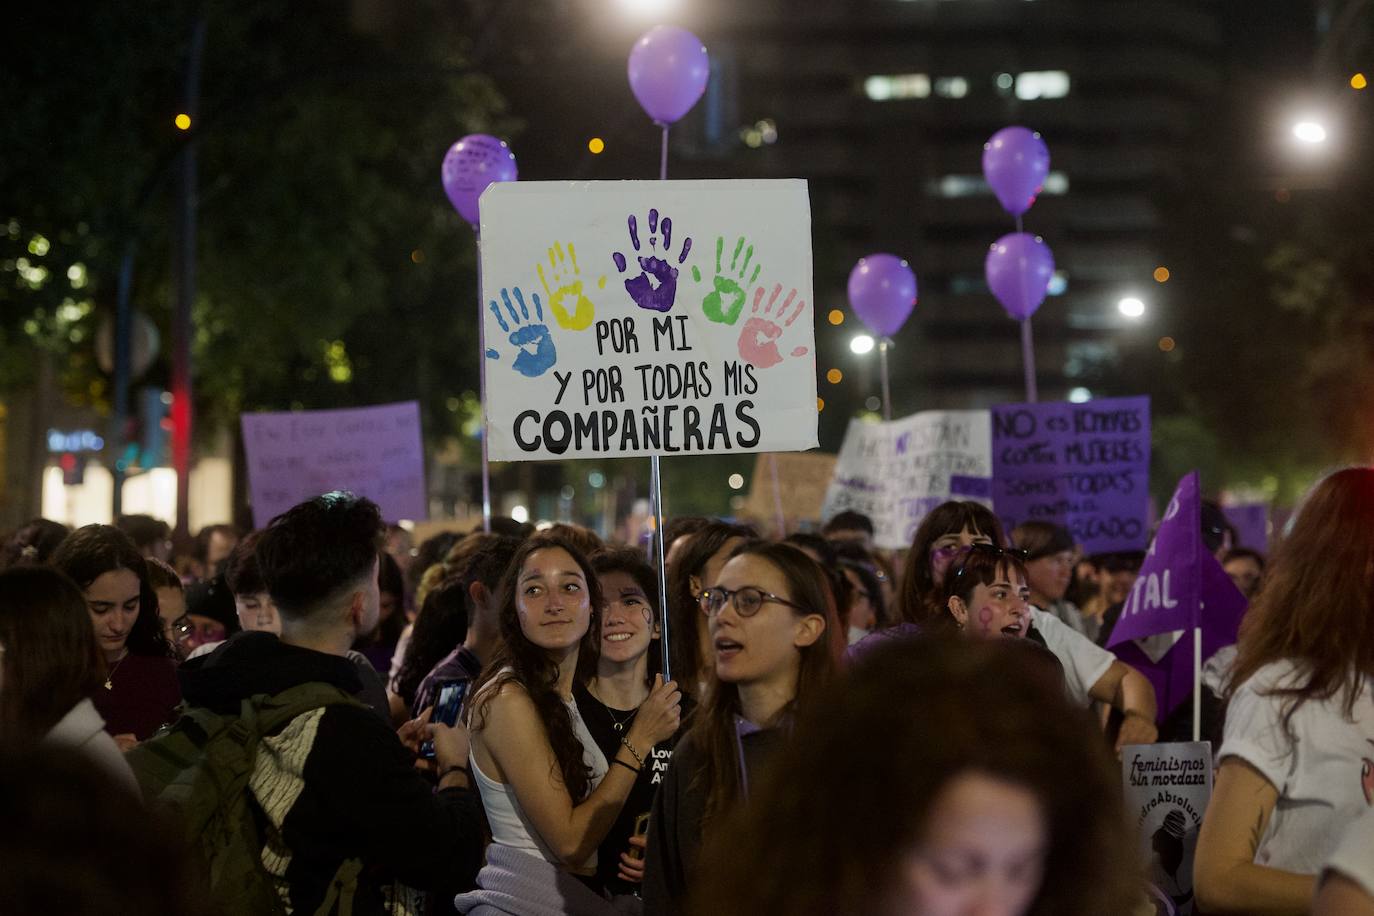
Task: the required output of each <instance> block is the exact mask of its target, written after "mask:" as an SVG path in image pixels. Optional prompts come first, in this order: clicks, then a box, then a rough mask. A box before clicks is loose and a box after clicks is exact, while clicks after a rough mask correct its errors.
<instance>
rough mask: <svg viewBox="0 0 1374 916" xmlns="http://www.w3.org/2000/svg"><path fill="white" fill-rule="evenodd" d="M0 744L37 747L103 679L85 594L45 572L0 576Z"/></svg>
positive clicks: (30, 569) (22, 570)
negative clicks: (0, 651)
mask: <svg viewBox="0 0 1374 916" xmlns="http://www.w3.org/2000/svg"><path fill="white" fill-rule="evenodd" d="M0 646H3V647H4V650H5V657H4V670H3V673H0V680H2V681H3V687H0V743H4V742H6V741H10V740H19V739H23V740H29V741H37V740H39V739H41V738H42V737H43V736H44V735H45V734H47V732H48V730H49V729H51V728H52V727H53V726H54V725H56V724H57V723H58V721H59V720H61V718H62V717H63V716H65V715H66V714H67V713H68V712H69V711H70V710H71V708H72V707H73V706H75V705H76V704H77V703H79V702H81V700H82V699H84V698H86V697H89V696H91V694H93V693H94V692H95V691H96V689H97V688H98V687H99V686H100V682H101V681H102V680H104V679H105V658H104V656H103V655H102V654H101V652H100V645H99V643H97V642H96V639H95V630H94V629H93V628H92V627H91V616H90V612H88V611H87V610H86V596H85V595H83V594H82V593H81V589H79V588H77V586H76V583H75V582H73V581H72V580H71V579H69V578H68V577H67V576H66V575H64V574H62V573H60V572H58V571H57V570H56V569H53V568H51V567H46V566H16V567H15V568H13V569H8V570H5V571H4V572H0Z"/></svg>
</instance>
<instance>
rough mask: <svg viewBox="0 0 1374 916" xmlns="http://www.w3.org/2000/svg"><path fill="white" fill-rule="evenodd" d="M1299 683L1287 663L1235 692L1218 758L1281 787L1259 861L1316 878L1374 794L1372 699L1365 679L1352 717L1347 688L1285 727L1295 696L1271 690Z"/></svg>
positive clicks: (1301, 711)
mask: <svg viewBox="0 0 1374 916" xmlns="http://www.w3.org/2000/svg"><path fill="white" fill-rule="evenodd" d="M1299 680H1300V679H1299V669H1298V667H1297V666H1296V665H1295V664H1294V663H1293V662H1290V661H1282V662H1274V663H1272V664H1269V665H1265V666H1264V667H1263V668H1261V669H1260V670H1259V671H1257V672H1255V674H1254V675H1253V676H1252V677H1251V678H1250V679H1249V680H1247V681H1246V682H1245V683H1244V684H1241V685H1240V687H1238V688H1237V689H1236V692H1235V694H1234V695H1233V696H1232V697H1231V705H1230V708H1229V709H1228V710H1227V713H1226V731H1225V738H1224V740H1223V741H1222V745H1221V753H1220V754H1218V755H1217V760H1218V761H1225V759H1226V758H1227V757H1239V758H1240V759H1241V760H1244V761H1245V762H1246V763H1248V764H1250V765H1251V766H1252V767H1254V768H1255V769H1256V770H1258V771H1259V772H1260V775H1262V776H1263V777H1264V778H1265V779H1267V780H1268V781H1269V783H1270V784H1271V785H1273V786H1274V788H1276V789H1277V790H1278V793H1279V799H1278V802H1277V803H1276V804H1275V805H1274V813H1273V815H1272V816H1270V818H1269V826H1268V828H1267V829H1266V830H1265V831H1264V836H1263V837H1261V839H1260V844H1259V848H1258V849H1257V850H1255V864H1256V865H1264V866H1268V867H1269V868H1280V869H1283V870H1285V871H1291V872H1296V873H1297V874H1300V875H1315V874H1317V873H1318V872H1319V871H1321V868H1322V866H1323V865H1324V864H1325V863H1326V860H1327V858H1328V857H1329V856H1330V855H1331V853H1332V852H1333V851H1335V849H1336V844H1337V842H1338V841H1339V840H1340V837H1341V832H1342V831H1343V830H1344V829H1345V828H1346V826H1347V825H1349V824H1351V823H1353V822H1354V821H1355V820H1356V819H1357V818H1358V817H1360V815H1362V814H1364V813H1365V812H1366V811H1367V810H1368V809H1369V806H1370V803H1371V795H1374V784H1372V783H1371V782H1370V780H1371V778H1372V777H1370V776H1366V775H1365V767H1366V766H1368V767H1369V768H1370V770H1371V771H1374V698H1371V696H1370V689H1369V682H1368V680H1367V679H1365V680H1364V681H1363V682H1362V683H1361V685H1360V694H1359V697H1358V698H1357V699H1356V701H1355V707H1354V710H1353V713H1352V716H1351V717H1347V716H1346V715H1345V710H1344V701H1345V697H1344V691H1337V693H1336V695H1335V696H1332V697H1330V698H1328V699H1325V700H1308V701H1306V702H1304V703H1303V704H1302V705H1300V706H1298V707H1297V710H1296V711H1295V712H1294V713H1293V715H1292V717H1291V718H1290V719H1289V720H1288V729H1285V726H1284V720H1283V716H1284V710H1285V708H1286V707H1287V706H1288V705H1289V704H1290V703H1291V702H1292V701H1291V700H1290V699H1288V698H1286V697H1283V696H1272V695H1269V694H1270V692H1271V691H1272V690H1273V689H1274V688H1275V687H1292V686H1295V685H1296V684H1297V683H1299ZM1290 730H1291V734H1292V735H1293V736H1294V737H1295V738H1296V742H1292V741H1290V740H1289V737H1288V736H1289V733H1290Z"/></svg>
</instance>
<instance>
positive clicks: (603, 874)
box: [573, 547, 693, 913]
mask: <svg viewBox="0 0 1374 916" xmlns="http://www.w3.org/2000/svg"><path fill="white" fill-rule="evenodd" d="M591 564H592V568H593V569H594V570H596V575H597V578H598V579H599V580H600V584H601V591H602V594H603V595H604V596H605V599H606V605H605V608H606V609H605V611H604V612H603V613H602V615H601V651H600V652H599V653H598V654H597V656H596V657H594V658H593V657H591V656H588V655H585V654H584V655H582V656H580V657H579V658H578V667H579V669H580V670H579V673H578V680H577V683H576V684H575V685H574V687H573V696H574V697H576V699H577V708H578V711H579V712H580V713H581V714H582V718H583V720H584V721H586V723H587V729H588V730H589V731H590V732H591V733H592V737H593V738H595V739H596V743H597V745H598V746H599V747H600V748H601V752H602V753H603V754H605V755H606V756H607V758H611V757H614V756H615V754H616V751H617V749H619V747H620V738H621V736H622V735H624V734H625V733H626V730H627V729H629V728H631V727H632V726H633V725H634V722H635V719H637V718H638V717H639V710H640V707H642V706H643V705H644V703H645V701H646V700H648V698H649V694H650V693H652V691H653V687H654V677H655V675H658V674H659V673H661V672H662V670H663V663H662V651H661V645H660V640H661V638H662V627H661V626H660V617H659V604H658V576H657V575H656V574H655V573H654V571H653V569H652V568H651V567H650V566H649V564H648V563H647V562H645V559H644V553H643V552H642V551H639V550H634V549H632V548H628V547H627V548H608V549H603V550H601V551H598V552H597V553H594V554H592V556H591ZM692 705H693V704H692V701H691V700H689V699H687V698H685V697H684V698H683V700H682V716H681V719H682V721H683V722H686V721H687V718H688V716H689V715H690V713H691V709H692ZM681 734H682V727H681V726H679V728H678V730H677V731H675V732H674V733H673V734H672V735H670V736H669V737H668V738H667V739H665V740H663V741H660V742H659V743H658V744H655V745H654V746H653V747H651V748H650V749H649V751H648V753H647V755H646V756H645V759H644V768H643V770H642V771H641V772H640V774H639V776H638V777H637V778H636V779H635V785H634V788H633V789H631V790H630V797H629V799H627V800H626V802H625V805H624V807H623V808H621V810H620V816H619V817H618V818H616V822H615V825H614V826H613V827H612V828H611V831H610V833H609V834H607V836H606V839H605V841H604V842H602V844H601V848H600V849H599V850H598V851H597V860H598V865H597V873H598V876H599V877H600V879H601V881H602V882H603V883H604V884H605V886H606V889H607V891H608V893H609V894H610V896H611V898H612V899H613V900H615V901H616V903H617V905H618V906H619V907H620V908H621V909H622V911H623V912H630V913H632V912H638V911H639V909H640V907H641V904H640V902H639V899H638V895H639V890H640V884H641V883H642V882H643V881H644V848H645V845H646V840H645V837H644V832H643V831H644V827H645V825H646V823H647V820H648V817H649V811H650V809H651V807H652V806H653V801H654V792H655V791H656V790H657V789H658V786H659V784H660V783H661V782H662V781H663V776H664V774H665V773H666V772H667V771H668V766H669V764H670V763H671V762H672V758H673V749H674V747H675V746H676V745H677V741H678V738H679V737H680V736H681Z"/></svg>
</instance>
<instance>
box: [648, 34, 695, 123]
mask: <svg viewBox="0 0 1374 916" xmlns="http://www.w3.org/2000/svg"><path fill="white" fill-rule="evenodd" d="M629 72H630V89H631V91H633V92H634V94H635V98H636V99H638V100H639V105H640V107H641V108H643V109H644V110H645V112H647V113H648V115H649V117H651V118H653V119H654V121H655V122H657V123H659V124H672V123H673V122H675V121H677V120H679V119H680V118H681V117H682V116H683V115H685V114H686V113H687V112H689V111H691V110H692V106H693V105H695V104H696V103H697V99H699V98H701V94H702V93H703V92H705V91H706V80H707V78H708V77H709V76H710V75H711V60H710V58H709V57H707V55H706V46H705V45H704V44H702V43H701V39H700V38H698V37H696V36H695V35H693V34H692V33H691V32H689V31H687V30H686V29H680V28H678V27H677V26H671V25H656V26H654V27H653V28H652V29H650V30H649V31H647V32H645V33H644V34H643V35H641V36H640V38H639V41H636V42H635V46H634V47H633V48H632V49H630V67H629Z"/></svg>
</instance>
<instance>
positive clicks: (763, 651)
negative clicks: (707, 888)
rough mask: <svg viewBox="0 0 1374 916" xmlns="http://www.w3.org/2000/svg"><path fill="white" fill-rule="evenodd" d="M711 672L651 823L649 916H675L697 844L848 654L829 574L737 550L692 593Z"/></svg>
mask: <svg viewBox="0 0 1374 916" xmlns="http://www.w3.org/2000/svg"><path fill="white" fill-rule="evenodd" d="M698 606H699V608H700V610H699V613H701V614H702V615H703V616H704V617H705V619H706V620H707V623H708V634H707V635H708V642H707V645H708V647H709V648H710V650H711V652H712V658H713V661H714V665H713V666H712V668H711V669H710V677H709V680H708V683H707V686H706V689H705V692H704V696H705V699H704V700H703V701H702V705H701V707H700V708H699V709H698V710H697V711H696V713H695V715H694V716H693V722H692V726H691V728H690V729H689V730H688V732H687V735H686V736H685V737H684V738H683V740H682V742H681V743H680V744H679V745H678V747H677V751H676V753H675V755H674V760H673V766H672V767H671V768H669V770H668V774H667V776H666V777H665V778H664V780H663V785H662V786H661V787H660V789H659V792H658V795H657V797H656V798H655V799H654V807H653V813H652V815H651V817H650V820H649V848H648V857H647V864H646V866H645V878H644V904H645V909H644V911H645V913H647V914H650V916H654V914H668V913H679V912H682V907H683V903H684V900H685V899H686V897H687V895H688V893H689V892H691V891H692V889H693V888H694V886H695V884H696V883H697V881H698V879H699V876H698V873H697V868H696V864H697V861H696V860H697V853H698V850H699V848H700V846H701V843H702V839H703V837H706V836H710V835H711V834H712V833H714V832H715V831H718V830H719V829H720V827H721V823H722V822H723V821H724V819H725V816H726V815H727V814H728V813H729V812H730V811H731V810H732V809H734V808H736V807H738V806H739V805H740V804H742V803H745V802H747V801H748V799H749V798H750V796H751V793H752V789H753V788H755V787H754V786H753V783H752V782H751V780H756V779H757V778H758V776H759V774H760V772H761V771H762V769H763V768H764V766H765V765H766V762H767V760H769V759H770V758H771V757H772V756H773V755H774V754H776V753H777V751H778V749H779V748H780V747H781V745H782V743H783V742H784V741H785V739H786V737H787V735H788V733H789V731H790V728H791V723H792V720H793V718H794V717H795V716H796V715H797V714H798V713H799V712H800V711H801V710H804V709H805V708H807V707H808V706H809V705H810V704H811V703H814V702H816V700H817V699H818V698H819V696H820V695H821V694H822V693H823V692H824V690H825V687H826V685H827V684H828V683H829V682H830V679H831V678H832V677H833V676H834V674H835V672H836V670H837V669H838V665H839V660H840V658H841V656H842V654H843V651H844V633H843V632H842V630H841V628H840V620H839V614H838V613H837V611H836V607H835V597H834V594H833V592H832V590H831V587H830V581H829V578H828V576H827V575H826V573H825V571H824V570H823V569H822V568H821V567H820V565H819V564H817V563H816V562H815V561H814V560H812V559H811V558H810V557H808V556H807V555H806V554H805V553H803V552H802V551H801V550H800V549H798V548H797V547H794V546H792V545H790V544H775V543H766V542H758V541H756V542H752V543H746V544H743V545H741V546H740V547H739V548H737V549H736V550H735V551H734V553H733V554H732V555H731V557H730V559H729V560H728V561H727V562H726V563H725V565H724V566H723V567H722V568H721V570H720V573H719V575H718V576H717V577H716V578H715V580H714V581H713V582H710V583H709V587H707V588H704V589H703V590H702V592H701V593H700V596H699V600H698Z"/></svg>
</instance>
